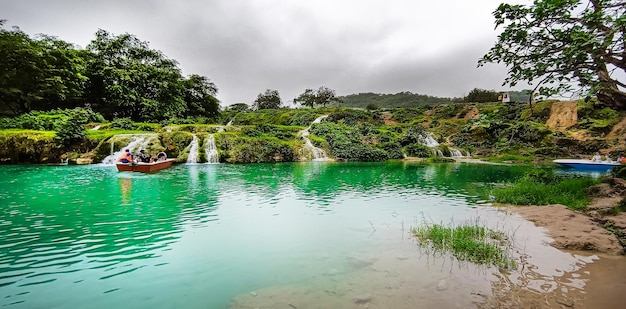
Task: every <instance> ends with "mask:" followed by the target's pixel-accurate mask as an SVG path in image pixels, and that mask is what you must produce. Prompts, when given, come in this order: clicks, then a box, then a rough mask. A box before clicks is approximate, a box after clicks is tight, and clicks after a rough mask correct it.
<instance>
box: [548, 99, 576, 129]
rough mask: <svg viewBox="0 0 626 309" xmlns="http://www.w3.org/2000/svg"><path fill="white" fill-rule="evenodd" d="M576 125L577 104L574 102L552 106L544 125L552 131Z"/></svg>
mask: <svg viewBox="0 0 626 309" xmlns="http://www.w3.org/2000/svg"><path fill="white" fill-rule="evenodd" d="M577 123H578V104H577V103H576V102H574V101H570V102H557V103H554V104H552V109H551V111H550V118H549V119H548V122H547V123H546V125H547V126H548V127H549V128H550V129H552V130H565V129H567V128H569V127H571V126H574V125H576V124H577Z"/></svg>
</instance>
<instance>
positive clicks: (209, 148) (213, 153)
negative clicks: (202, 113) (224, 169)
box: [204, 134, 220, 164]
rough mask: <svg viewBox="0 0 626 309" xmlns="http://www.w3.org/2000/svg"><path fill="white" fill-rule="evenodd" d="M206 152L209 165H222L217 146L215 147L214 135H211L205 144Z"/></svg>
mask: <svg viewBox="0 0 626 309" xmlns="http://www.w3.org/2000/svg"><path fill="white" fill-rule="evenodd" d="M204 152H205V153H206V160H207V163H213V164H214V163H220V161H219V156H218V154H217V146H215V138H214V137H213V134H211V135H209V138H207V140H206V141H205V142H204Z"/></svg>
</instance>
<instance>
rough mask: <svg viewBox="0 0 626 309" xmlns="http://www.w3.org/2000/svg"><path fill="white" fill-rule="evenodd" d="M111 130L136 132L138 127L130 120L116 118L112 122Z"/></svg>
mask: <svg viewBox="0 0 626 309" xmlns="http://www.w3.org/2000/svg"><path fill="white" fill-rule="evenodd" d="M111 128H114V129H122V130H135V129H137V127H136V126H135V124H134V123H133V121H132V120H131V119H130V118H127V117H126V118H115V119H114V120H113V121H111Z"/></svg>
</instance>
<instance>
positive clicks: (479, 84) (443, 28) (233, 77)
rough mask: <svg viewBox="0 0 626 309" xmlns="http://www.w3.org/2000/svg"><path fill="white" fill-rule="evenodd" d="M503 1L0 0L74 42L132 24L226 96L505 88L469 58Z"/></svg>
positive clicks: (493, 71)
mask: <svg viewBox="0 0 626 309" xmlns="http://www.w3.org/2000/svg"><path fill="white" fill-rule="evenodd" d="M505 1H506V0H480V1H468V0H447V1H432V0H385V1H382V0H177V1H166V0H133V1H130V0H108V1H92V0H0V19H6V20H7V23H6V24H5V27H12V26H18V27H19V28H20V29H22V31H24V32H26V33H27V34H30V35H34V34H37V33H44V34H48V35H53V36H56V37H58V38H59V39H62V40H65V41H68V42H70V43H74V44H77V45H79V46H81V47H85V46H86V45H87V44H88V43H89V42H90V41H91V40H92V39H94V37H95V36H94V34H95V32H96V31H97V30H98V29H104V30H106V31H109V32H111V33H113V34H115V35H118V34H122V33H130V34H133V35H135V36H136V37H137V38H139V39H140V40H142V41H147V42H149V43H150V47H151V48H152V49H157V50H160V51H162V52H163V53H164V54H165V55H166V56H167V57H168V58H172V59H175V60H177V61H178V62H179V66H180V68H181V69H182V71H183V74H184V75H189V74H200V75H204V76H207V77H208V78H209V79H210V80H211V81H212V82H214V83H215V84H216V85H217V87H218V89H219V92H218V99H220V100H221V101H222V105H229V104H233V103H239V102H243V103H248V104H250V103H251V102H253V101H254V100H255V99H256V97H257V95H258V94H259V93H262V92H264V91H265V90H266V89H275V90H278V92H279V93H280V96H281V98H282V100H283V102H285V103H290V102H291V101H292V99H293V98H294V97H296V96H297V95H299V94H300V93H302V92H304V90H305V89H306V88H318V87H319V86H322V85H324V86H327V87H329V88H331V89H334V90H335V91H336V92H337V95H348V94H354V93H360V92H376V93H397V92H401V91H410V92H413V93H419V94H427V95H432V96H440V97H462V96H464V95H466V94H467V93H468V92H469V91H470V90H472V89H474V88H483V89H494V90H503V89H504V88H503V87H502V86H501V84H502V81H503V80H504V77H505V74H506V68H505V67H504V66H503V65H495V64H490V65H487V66H485V67H481V68H477V67H476V64H477V61H478V59H479V58H480V57H481V56H482V55H484V54H485V53H486V52H487V51H488V50H489V48H490V47H491V46H493V44H494V42H495V40H496V37H497V35H498V32H499V31H500V29H498V32H497V31H496V30H494V19H493V16H492V15H491V13H492V12H493V11H494V10H495V9H496V8H497V6H498V5H499V4H500V3H501V2H505ZM506 2H508V3H529V2H530V0H511V1H506ZM523 88H524V87H523ZM525 88H528V86H526V87H525ZM518 89H521V88H518Z"/></svg>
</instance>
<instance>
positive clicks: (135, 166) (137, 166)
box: [115, 159, 176, 173]
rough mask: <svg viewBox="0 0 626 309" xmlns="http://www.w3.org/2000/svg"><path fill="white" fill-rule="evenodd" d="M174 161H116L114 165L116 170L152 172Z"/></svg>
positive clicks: (164, 167)
mask: <svg viewBox="0 0 626 309" xmlns="http://www.w3.org/2000/svg"><path fill="white" fill-rule="evenodd" d="M174 161H176V159H165V160H163V161H156V162H150V163H144V162H139V163H121V162H118V163H116V164H115V165H116V166H117V171H118V172H140V173H153V172H156V171H160V170H162V169H166V168H168V167H171V166H172V164H173V163H174Z"/></svg>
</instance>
